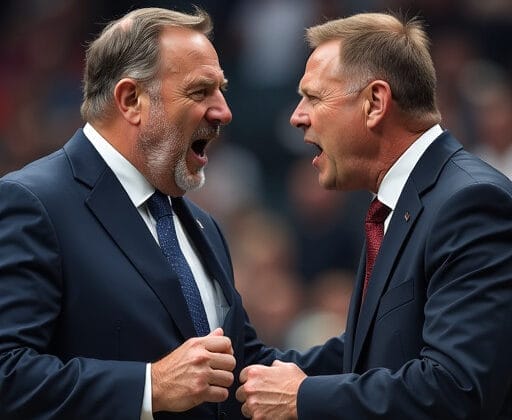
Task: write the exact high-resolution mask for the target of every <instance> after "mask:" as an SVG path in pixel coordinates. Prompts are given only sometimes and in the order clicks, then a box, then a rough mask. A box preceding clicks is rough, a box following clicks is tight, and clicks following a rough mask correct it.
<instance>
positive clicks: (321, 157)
mask: <svg viewBox="0 0 512 420" xmlns="http://www.w3.org/2000/svg"><path fill="white" fill-rule="evenodd" d="M307 37H308V40H309V42H310V45H311V47H312V48H313V49H314V50H313V52H312V54H311V56H310V57H309V59H308V62H307V64H306V70H305V73H304V75H303V77H302V79H301V81H300V84H299V93H300V95H301V96H302V99H301V101H300V103H299V104H298V105H297V108H296V109H295V111H294V112H293V115H292V116H291V123H292V125H294V126H296V127H298V128H300V129H302V130H303V132H304V141H305V142H306V143H309V144H311V145H313V146H314V147H316V149H317V156H315V158H314V159H313V162H312V164H313V165H314V166H315V168H316V169H317V170H318V179H319V182H320V184H321V185H322V186H323V187H324V188H328V189H339V190H354V189H364V190H368V191H370V192H372V193H373V194H374V195H375V198H374V200H373V201H372V204H371V205H370V209H369V212H368V216H367V218H366V222H365V227H366V251H365V252H364V254H363V257H362V258H361V262H360V266H359V270H358V275H357V282H356V285H355V289H354V292H353V295H352V299H351V304H350V309H349V314H348V320H347V329H346V332H345V333H344V334H342V335H341V336H340V337H335V338H333V339H331V340H329V341H327V342H326V343H325V344H324V345H323V346H319V347H317V348H314V349H312V350H310V351H309V353H306V355H309V357H310V360H314V359H318V360H322V361H324V363H325V369H324V372H323V374H322V375H321V376H313V375H310V374H308V373H307V372H304V371H303V370H301V369H299V367H297V366H296V365H295V364H293V363H283V362H279V361H277V362H274V363H273V365H272V366H271V367H267V366H249V367H247V368H244V369H243V370H242V372H241V375H240V380H241V382H242V383H243V385H242V386H241V387H240V388H239V389H238V390H237V398H238V399H239V400H240V401H241V402H242V403H243V406H242V412H243V413H244V415H246V416H247V417H252V418H254V419H272V420H278V419H293V418H297V417H298V418H299V419H311V420H316V419H365V420H370V419H392V420H395V419H415V420H416V419H431V420H439V419H482V420H484V419H485V420H489V419H511V418H512V362H511V360H512V359H511V354H512V335H511V332H512V184H511V182H510V181H509V180H508V179H507V178H506V177H505V176H504V175H503V174H501V173H499V172H498V171H496V170H495V169H494V168H491V167H490V166H488V165H487V164H485V163H484V162H482V161H481V160H479V159H478V158H476V157H475V156H473V155H471V154H469V153H468V152H466V151H465V150H464V149H463V148H462V146H461V144H460V143H459V142H458V141H457V140H456V139H455V138H454V137H453V136H452V135H451V134H450V133H449V132H448V131H445V130H443V129H442V128H441V126H440V125H439V124H440V121H441V117H440V114H439V111H438V109H437V106H436V101H435V88H436V78H435V71H434V66H433V64H432V60H431V58H430V54H429V51H428V39H427V36H426V34H425V32H424V30H423V28H422V26H421V24H420V23H419V21H418V20H417V19H413V20H410V21H402V20H401V19H398V18H396V17H394V16H391V15H389V14H380V13H363V14H358V15H354V16H351V17H348V18H346V19H338V20H333V21H329V22H326V23H324V24H322V25H319V26H316V27H312V28H310V29H309V30H308V31H307ZM333 359H337V360H338V367H337V368H335V369H330V368H329V367H328V365H332V364H333Z"/></svg>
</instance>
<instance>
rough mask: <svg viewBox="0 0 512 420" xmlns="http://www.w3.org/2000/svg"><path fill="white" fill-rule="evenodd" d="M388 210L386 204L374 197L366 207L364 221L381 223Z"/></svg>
mask: <svg viewBox="0 0 512 420" xmlns="http://www.w3.org/2000/svg"><path fill="white" fill-rule="evenodd" d="M390 212H391V209H390V208H389V207H388V206H386V205H385V204H384V203H381V202H380V201H379V200H378V199H377V198H375V199H374V200H373V201H372V203H371V204H370V208H369V209H368V213H367V215H366V223H383V222H384V220H386V217H388V214H389V213H390Z"/></svg>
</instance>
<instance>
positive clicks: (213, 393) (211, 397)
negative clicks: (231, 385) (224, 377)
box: [204, 385, 229, 402]
mask: <svg viewBox="0 0 512 420" xmlns="http://www.w3.org/2000/svg"><path fill="white" fill-rule="evenodd" d="M228 396H229V391H228V390H227V389H226V388H224V387H221V386H214V385H212V386H210V387H208V390H207V391H206V396H205V399H204V400H205V401H206V402H222V401H226V400H227V399H228Z"/></svg>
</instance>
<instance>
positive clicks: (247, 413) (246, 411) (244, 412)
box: [242, 404, 252, 419]
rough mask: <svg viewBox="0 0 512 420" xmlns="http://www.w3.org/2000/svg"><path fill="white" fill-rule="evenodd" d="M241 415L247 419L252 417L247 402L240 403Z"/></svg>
mask: <svg viewBox="0 0 512 420" xmlns="http://www.w3.org/2000/svg"><path fill="white" fill-rule="evenodd" d="M242 415H243V416H244V417H245V418H247V419H250V418H252V415H251V412H250V411H249V409H248V408H247V404H243V405H242Z"/></svg>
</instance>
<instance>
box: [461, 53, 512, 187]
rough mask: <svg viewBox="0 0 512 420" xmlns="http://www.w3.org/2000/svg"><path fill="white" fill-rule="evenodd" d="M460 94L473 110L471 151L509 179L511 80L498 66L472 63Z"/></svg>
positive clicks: (511, 167) (511, 162)
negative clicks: (474, 137) (472, 149)
mask: <svg viewBox="0 0 512 420" xmlns="http://www.w3.org/2000/svg"><path fill="white" fill-rule="evenodd" d="M461 91H463V92H465V93H466V96H467V98H468V101H469V102H470V103H471V104H472V105H473V107H474V116H475V126H476V136H477V138H478V139H479V140H480V142H479V143H478V144H477V145H476V146H475V148H474V152H475V154H476V155H478V156H480V157H481V158H482V159H483V160H485V161H486V162H487V163H489V164H491V165H492V166H494V167H495V168H496V169H498V170H499V171H501V172H503V173H504V174H505V175H507V176H508V177H509V178H511V179H512V79H511V78H510V75H509V74H508V73H507V72H506V71H505V70H504V69H502V68H501V67H499V66H497V65H496V64H493V63H491V62H488V61H475V62H472V63H471V64H470V65H468V66H467V67H466V71H465V75H464V77H463V78H462V82H461Z"/></svg>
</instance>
